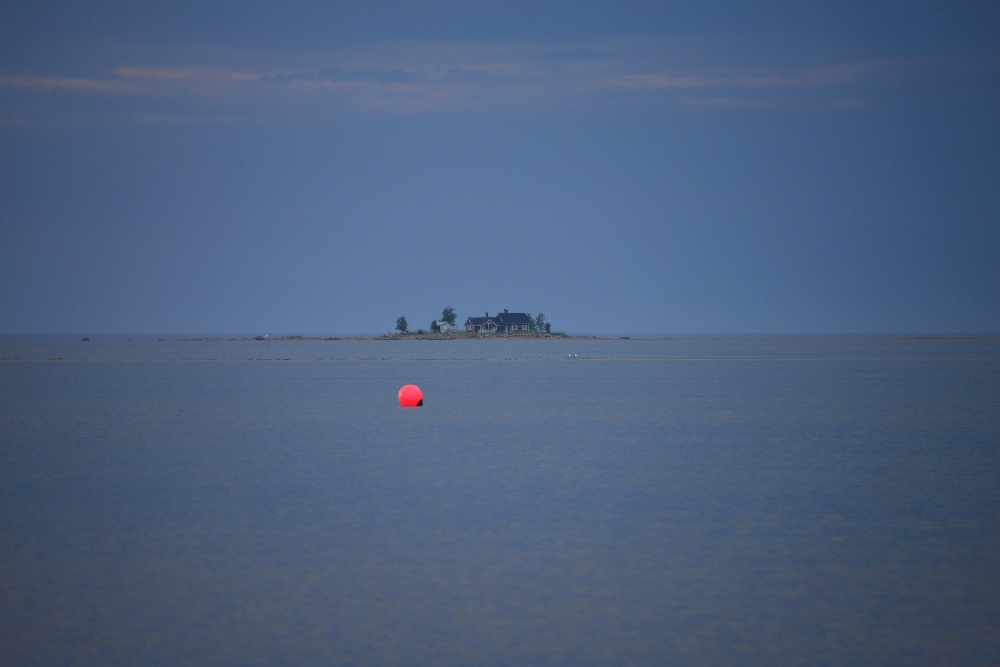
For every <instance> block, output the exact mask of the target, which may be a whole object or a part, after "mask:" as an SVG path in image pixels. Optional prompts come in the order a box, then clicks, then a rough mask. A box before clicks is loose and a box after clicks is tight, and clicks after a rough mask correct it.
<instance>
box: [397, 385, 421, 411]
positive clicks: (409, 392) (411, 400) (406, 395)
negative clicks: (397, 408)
mask: <svg viewBox="0 0 1000 667" xmlns="http://www.w3.org/2000/svg"><path fill="white" fill-rule="evenodd" d="M399 404H400V405H402V406H403V407H404V408H415V407H417V406H419V405H423V404H424V394H423V392H422V391H420V387H418V386H417V385H415V384H408V385H406V386H404V387H403V388H402V389H400V390H399Z"/></svg>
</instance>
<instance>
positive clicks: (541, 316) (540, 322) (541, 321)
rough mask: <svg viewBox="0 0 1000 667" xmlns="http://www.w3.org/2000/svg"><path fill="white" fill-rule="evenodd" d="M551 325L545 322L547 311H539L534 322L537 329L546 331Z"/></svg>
mask: <svg viewBox="0 0 1000 667" xmlns="http://www.w3.org/2000/svg"><path fill="white" fill-rule="evenodd" d="M549 326H551V325H547V324H546V323H545V313H538V317H536V318H535V322H534V327H535V331H539V332H541V331H545V332H547V331H548V327H549Z"/></svg>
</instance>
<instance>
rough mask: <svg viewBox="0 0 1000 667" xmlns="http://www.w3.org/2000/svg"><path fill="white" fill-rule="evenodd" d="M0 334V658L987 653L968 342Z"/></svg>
mask: <svg viewBox="0 0 1000 667" xmlns="http://www.w3.org/2000/svg"><path fill="white" fill-rule="evenodd" d="M566 354H577V355H578V357H577V358H576V359H575V360H570V359H567V358H566V357H565V355H566ZM0 360H2V361H0V471H2V472H0V475H2V477H0V529H2V532H0V663H2V664H59V665H72V664H149V665H176V664H243V665H270V664H339V665H386V664H406V665H469V664H489V665H669V664H676V665H844V664H858V665H987V664H993V663H995V661H996V658H997V656H998V655H1000V558H998V556H997V554H1000V341H998V340H996V339H986V340H955V339H952V340H912V339H906V340H892V339H799V340H787V339H786V340H779V339H774V340H723V339H700V340H647V341H640V340H630V341H619V340H595V341H508V342H504V341H416V342H410V341H407V342H399V341H273V342H271V343H266V342H264V343H261V342H257V341H239V340H227V339H219V340H212V341H181V340H177V339H176V337H173V338H170V337H168V339H166V340H162V341H161V340H157V339H156V337H143V338H136V339H134V340H124V339H123V337H103V338H97V337H95V339H94V340H92V341H90V342H89V343H83V342H81V341H79V340H78V339H67V338H58V337H50V338H24V337H10V336H8V337H0ZM410 382H413V383H416V384H418V385H420V387H421V388H422V389H423V392H424V396H425V406H424V407H423V408H417V409H402V408H399V407H398V406H397V403H396V392H397V390H398V389H399V387H400V386H402V385H403V384H406V383H410Z"/></svg>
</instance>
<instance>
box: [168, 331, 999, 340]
mask: <svg viewBox="0 0 1000 667" xmlns="http://www.w3.org/2000/svg"><path fill="white" fill-rule="evenodd" d="M998 339H1000V335H998V334H952V335H949V334H872V335H865V334H843V335H839V334H800V335H797V334H759V335H718V336H714V335H690V336H656V335H650V336H642V335H633V336H614V335H608V336H598V335H587V336H577V335H572V334H562V333H556V334H538V333H529V334H520V333H519V334H496V335H495V334H487V335H483V334H466V333H461V334H441V333H424V334H415V333H407V334H399V333H385V334H381V335H357V336H353V335H347V336H303V335H298V334H288V335H282V336H273V337H270V336H219V337H215V336H199V337H195V338H176V339H173V340H178V341H182V342H210V341H229V342H268V341H290V342H294V341H341V340H346V341H378V340H384V341H406V340H435V341H441V340H476V341H498V340H505V341H542V340H551V341H586V340H604V341H611V340H619V341H632V340H636V341H644V340H645V341H649V340H662V341H670V340H672V341H690V340H718V341H736V340H743V341H753V340H759V341H765V340H998ZM159 340H161V341H164V340H170V339H167V338H160V339H159Z"/></svg>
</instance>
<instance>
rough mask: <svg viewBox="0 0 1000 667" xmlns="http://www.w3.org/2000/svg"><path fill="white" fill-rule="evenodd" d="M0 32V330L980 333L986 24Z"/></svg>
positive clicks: (187, 23)
mask: <svg viewBox="0 0 1000 667" xmlns="http://www.w3.org/2000/svg"><path fill="white" fill-rule="evenodd" d="M0 16H2V17H3V20H2V21H0V183H2V184H3V197H0V232H2V235H3V236H2V238H3V241H2V243H0V333H28V332H37V333H45V332H52V333H76V332H90V333H99V332H129V333H143V332H204V333H211V332H265V331H270V332H298V333H307V332H383V331H389V330H392V328H393V326H394V323H395V320H396V318H397V317H398V316H400V315H404V316H406V318H407V320H408V322H409V323H410V328H411V329H417V328H427V326H428V325H429V323H430V321H431V319H432V318H435V317H439V316H440V313H441V309H442V308H443V307H444V306H448V305H450V306H453V307H454V308H455V310H456V312H457V315H458V318H459V320H461V321H464V319H465V317H467V316H469V315H479V314H482V313H483V312H485V311H487V310H488V311H489V312H491V313H494V312H497V311H498V310H502V309H503V308H508V309H510V310H511V311H527V312H532V313H537V312H539V311H541V312H545V313H546V314H547V315H551V317H550V318H549V319H550V321H551V322H552V324H553V327H554V328H556V329H558V330H562V331H568V332H571V333H572V332H637V333H639V332H649V333H679V334H682V333H694V332H710V333H727V332H733V333H736V332H739V333H751V332H785V333H794V332H829V333H847V332H856V333H881V332H969V333H986V332H1000V260H998V257H1000V160H998V157H997V156H998V155H1000V121H998V116H997V109H998V108H1000V43H998V42H997V39H996V35H997V34H1000V6H997V5H996V4H995V3H991V2H979V1H970V2H955V3H939V2H930V1H929V0H916V1H914V2H900V1H888V2H883V3H863V2H850V1H849V2H814V3H801V2H792V1H790V0H789V1H773V0H765V1H763V2H757V3H740V2H722V1H720V2H679V3H661V2H592V1H586V0H582V1H580V2H562V1H556V2H549V3H528V2H504V3H492V2H474V3H469V2H435V1H430V2H420V3H416V2H399V1H386V0H381V1H380V0H376V1H373V2H330V3H319V2H295V1H292V2H285V3H271V2H255V1H251V2H234V1H232V0H223V1H220V2H212V3H199V2H190V1H186V0H182V1H179V2H170V3H165V2H163V3H130V2H121V1H107V2H94V3H74V2H62V1H58V2H23V1H15V2H10V3H6V5H5V7H4V9H3V10H2V12H0Z"/></svg>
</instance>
